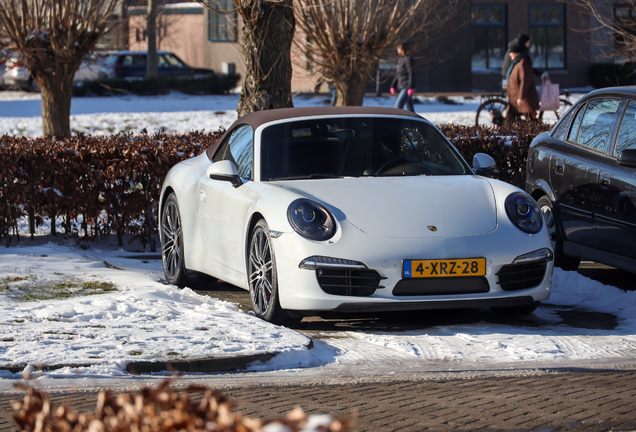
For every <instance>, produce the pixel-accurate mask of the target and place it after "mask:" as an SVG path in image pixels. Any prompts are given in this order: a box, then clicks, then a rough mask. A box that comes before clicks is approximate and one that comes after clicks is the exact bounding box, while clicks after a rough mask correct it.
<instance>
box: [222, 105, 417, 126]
mask: <svg viewBox="0 0 636 432" xmlns="http://www.w3.org/2000/svg"><path fill="white" fill-rule="evenodd" d="M364 114H371V115H392V116H395V115H400V116H408V117H417V118H421V117H420V116H418V115H417V114H414V113H412V112H411V111H407V110H402V109H396V108H381V107H364V106H342V107H332V106H326V107H308V108H279V109H271V110H265V111H255V112H252V113H249V114H246V115H244V116H243V117H241V118H239V119H237V120H236V121H235V122H234V123H233V124H232V126H230V129H231V128H233V127H234V126H235V125H237V124H249V125H251V126H252V128H254V129H256V128H257V127H259V126H260V125H262V124H265V123H269V122H272V121H276V120H285V119H289V118H298V117H313V116H332V115H364Z"/></svg>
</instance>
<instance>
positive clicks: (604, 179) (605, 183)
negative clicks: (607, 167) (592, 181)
mask: <svg viewBox="0 0 636 432" xmlns="http://www.w3.org/2000/svg"><path fill="white" fill-rule="evenodd" d="M609 186H610V178H609V177H608V176H601V187H604V188H608V187H609Z"/></svg>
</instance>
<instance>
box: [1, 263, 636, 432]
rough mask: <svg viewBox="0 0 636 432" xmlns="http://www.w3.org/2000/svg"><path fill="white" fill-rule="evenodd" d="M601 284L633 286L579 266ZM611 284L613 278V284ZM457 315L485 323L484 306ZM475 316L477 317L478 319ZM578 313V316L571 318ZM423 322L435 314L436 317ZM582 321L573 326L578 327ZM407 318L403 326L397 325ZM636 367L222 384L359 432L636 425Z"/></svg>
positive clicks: (262, 413)
mask: <svg viewBox="0 0 636 432" xmlns="http://www.w3.org/2000/svg"><path fill="white" fill-rule="evenodd" d="M584 272H587V274H586V276H589V277H593V278H598V280H601V281H602V282H603V283H607V284H611V285H615V286H620V287H621V288H622V289H634V287H633V286H631V285H632V282H631V281H632V280H633V279H632V277H628V276H626V275H625V274H624V273H622V272H616V271H615V270H614V271H612V269H609V270H608V269H607V268H605V267H604V266H585V267H583V268H582V271H581V273H583V274H585V273H584ZM617 281H618V282H617ZM200 288H201V291H200V293H202V294H208V295H214V296H216V297H220V298H223V299H225V300H228V301H234V302H237V303H239V304H240V305H241V306H242V307H245V308H246V309H249V308H250V305H249V297H248V296H247V293H246V292H245V291H243V290H239V289H237V288H234V287H232V286H229V285H225V284H218V285H216V286H215V287H214V290H205V286H203V287H200ZM475 314H476V315H471V314H468V315H466V318H465V319H468V320H473V319H474V320H483V319H488V317H487V316H486V315H483V313H482V312H475ZM480 314H482V315H480ZM575 315H576V314H575ZM431 319H435V320H440V319H443V315H439V316H437V317H435V316H434V317H432V318H431ZM572 319H573V321H572V322H571V323H570V324H571V325H572V326H573V327H576V326H577V325H589V322H590V320H591V319H593V320H594V321H595V322H596V324H595V325H597V326H608V327H611V326H612V325H613V323H612V319H611V316H609V317H607V316H600V315H599V316H593V317H592V316H582V317H577V316H574V317H573V318H572ZM578 321H581V324H579V323H578ZM405 322H408V320H407V321H405ZM405 322H402V323H400V321H399V320H398V321H396V320H395V319H389V320H386V319H371V318H364V317H360V318H358V319H348V320H338V319H336V320H324V319H320V318H311V319H305V320H303V323H302V324H301V326H300V328H299V330H300V331H303V332H305V333H306V334H308V335H310V336H312V337H316V336H317V335H322V334H324V333H327V334H329V333H331V332H337V331H342V330H360V329H369V328H375V329H377V328H382V327H386V328H394V327H395V326H396V324H400V325H399V326H398V327H400V328H401V327H402V326H404V325H406V324H405ZM635 383H636V371H633V370H627V371H625V370H623V371H617V370H596V371H594V370H570V371H551V372H542V371H520V372H519V374H518V376H510V375H506V376H503V375H494V376H489V377H484V376H483V375H481V376H479V377H474V378H465V377H464V378H456V379H450V378H447V377H445V378H443V379H442V378H439V377H432V375H427V374H421V375H419V376H417V377H415V378H413V377H411V379H408V380H406V379H404V378H398V379H397V380H394V381H391V380H390V379H388V378H387V377H383V379H382V380H379V381H378V382H356V381H355V380H350V383H349V384H333V383H330V384H328V385H327V384H318V385H317V384H314V385H298V384H294V385H284V383H280V384H278V385H274V384H271V381H270V383H269V384H267V385H260V386H259V385H256V382H254V383H250V384H243V385H241V386H239V387H236V386H235V387H227V388H220V389H221V390H222V392H223V393H225V394H226V395H227V396H229V397H230V399H232V400H234V401H235V402H236V403H237V410H238V411H240V412H241V413H243V414H244V415H246V416H249V417H260V418H271V417H279V416H282V415H284V414H285V413H286V412H289V411H290V410H292V409H293V408H294V407H295V406H296V405H300V406H301V407H302V408H303V409H304V410H305V411H306V412H308V413H329V414H332V415H334V416H337V417H345V418H355V419H357V425H358V430H360V431H375V432H378V431H423V430H431V431H447V430H458V431H474V430H483V431H513V430H514V431H541V432H552V431H580V430H581V431H582V430H585V431H636V384H635ZM20 397H21V395H20V394H14V395H9V396H8V395H4V396H1V397H0V414H1V415H0V432H5V431H15V430H16V429H15V427H14V426H13V423H12V422H11V420H10V401H11V400H16V399H19V398H20ZM96 398H97V394H96V393H91V392H89V393H82V392H73V393H65V394H54V395H52V396H51V399H52V400H53V402H54V403H55V404H60V403H63V402H69V403H70V404H71V407H72V408H73V409H74V410H75V411H76V412H79V413H82V412H91V411H92V410H93V409H94V407H95V401H96Z"/></svg>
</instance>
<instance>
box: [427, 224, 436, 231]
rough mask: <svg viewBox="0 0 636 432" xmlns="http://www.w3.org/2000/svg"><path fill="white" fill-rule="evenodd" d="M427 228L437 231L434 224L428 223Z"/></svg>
mask: <svg viewBox="0 0 636 432" xmlns="http://www.w3.org/2000/svg"><path fill="white" fill-rule="evenodd" d="M427 228H428V229H429V231H432V232H436V231H437V227H436V226H435V225H429V226H428V227H427Z"/></svg>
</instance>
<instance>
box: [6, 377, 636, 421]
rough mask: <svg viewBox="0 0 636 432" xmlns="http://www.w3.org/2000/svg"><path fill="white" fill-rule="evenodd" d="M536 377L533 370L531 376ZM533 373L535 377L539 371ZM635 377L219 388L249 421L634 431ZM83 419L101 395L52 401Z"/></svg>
mask: <svg viewBox="0 0 636 432" xmlns="http://www.w3.org/2000/svg"><path fill="white" fill-rule="evenodd" d="M528 373H531V372H528ZM535 373H536V372H535ZM634 382H636V371H585V370H584V371H575V372H552V373H546V374H543V373H542V374H539V375H534V374H533V375H531V376H519V377H489V378H474V379H445V380H437V379H435V380H434V379H426V376H425V375H422V379H421V380H411V381H393V382H386V381H384V382H380V383H352V384H346V385H333V384H330V385H293V386H285V385H279V386H272V385H268V386H259V385H257V383H254V384H250V386H245V387H241V388H234V389H226V390H223V389H219V390H221V392H222V393H224V394H225V395H226V396H228V397H229V398H230V399H231V400H233V401H234V402H236V403H237V407H236V409H235V410H236V411H239V412H241V413H242V414H243V415H245V416H248V417H259V418H271V417H279V416H282V415H284V414H285V413H287V412H288V411H290V410H292V409H293V408H294V407H295V406H297V405H300V406H301V407H302V408H303V410H305V412H307V413H328V414H332V415H334V416H337V417H348V418H351V417H354V418H355V417H356V416H357V418H358V420H357V421H358V430H359V431H374V432H380V431H397V430H400V431H424V430H430V431H448V430H461V431H475V430H488V431H511V430H515V431H542V432H544V431H550V432H552V431H609V430H612V431H633V430H636V388H635V386H634ZM50 397H51V400H52V402H53V403H54V404H55V405H56V406H58V405H60V404H62V403H64V402H68V403H70V405H71V407H72V408H73V409H74V410H75V411H76V412H78V413H83V412H91V411H92V410H94V408H95V402H96V399H97V394H96V393H81V392H76V393H72V394H69V393H66V394H54V395H50ZM20 398H21V395H20V394H16V395H14V396H2V397H0V412H1V413H2V414H3V415H2V416H0V432H5V431H7V432H8V431H15V430H16V429H15V426H13V422H12V420H9V419H10V415H11V412H10V401H11V400H16V399H20Z"/></svg>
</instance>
